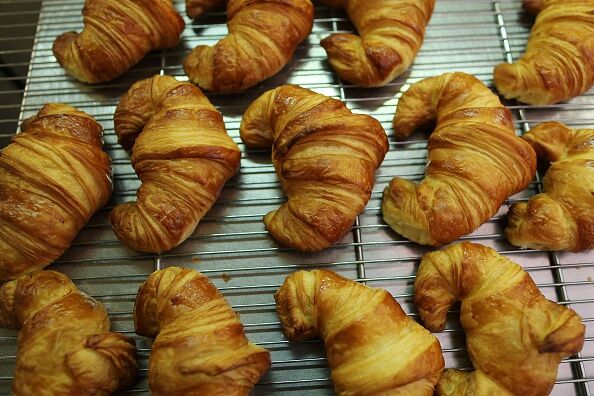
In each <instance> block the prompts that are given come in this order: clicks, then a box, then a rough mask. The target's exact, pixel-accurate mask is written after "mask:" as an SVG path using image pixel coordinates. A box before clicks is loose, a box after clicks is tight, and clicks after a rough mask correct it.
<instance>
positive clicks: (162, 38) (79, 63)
mask: <svg viewBox="0 0 594 396" xmlns="http://www.w3.org/2000/svg"><path fill="white" fill-rule="evenodd" d="M83 22H84V24H85V26H84V29H83V30H82V32H81V33H76V32H66V33H64V34H62V35H60V36H58V37H57V38H56V40H55V41H54V45H53V47H52V50H53V53H54V55H55V57H56V59H57V60H58V62H59V63H60V65H61V66H62V67H64V69H66V71H67V72H68V73H69V74H70V75H72V76H73V77H74V78H76V79H77V80H80V81H83V82H86V83H89V84H96V83H101V82H106V81H110V80H113V79H114V78H116V77H118V76H120V75H121V74H123V73H125V72H126V71H127V70H128V69H129V68H130V67H132V66H133V65H135V64H136V63H138V62H139V61H140V60H141V59H142V58H143V57H144V56H145V55H146V54H147V53H148V52H149V51H152V50H156V49H162V48H170V47H174V46H176V45H177V43H178V41H179V37H180V35H181V32H182V31H183V29H184V21H183V19H182V18H181V16H180V15H179V14H178V13H177V12H176V11H175V9H174V8H173V4H172V2H171V0H142V1H138V0H86V1H85V7H84V8H83Z"/></svg>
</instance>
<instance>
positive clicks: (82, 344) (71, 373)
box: [0, 271, 137, 396]
mask: <svg viewBox="0 0 594 396" xmlns="http://www.w3.org/2000/svg"><path fill="white" fill-rule="evenodd" d="M0 327H5V328H11V329H20V330H19V337H18V353H17V360H16V366H15V371H14V380H13V383H12V392H13V393H12V394H13V395H14V396H31V395H36V396H62V395H81V396H91V395H94V396H103V395H110V394H112V393H113V392H116V391H117V390H121V389H124V388H126V387H128V386H129V385H130V384H131V383H132V382H133V381H134V379H135V377H136V371H137V364H136V360H135V354H136V346H135V344H134V341H133V340H132V339H130V338H127V337H124V336H123V335H121V334H117V333H110V332H109V317H108V316H107V311H106V310H105V308H104V307H103V305H102V304H101V303H100V302H98V301H96V300H94V299H93V298H91V297H89V296H87V295H86V294H83V293H82V292H80V291H79V290H78V289H77V288H76V286H75V285H74V284H73V283H72V281H71V280H70V279H68V277H67V276H66V275H63V274H61V273H59V272H55V271H37V272H33V273H31V274H27V275H23V276H21V277H19V278H18V279H16V280H13V281H10V282H8V283H5V284H3V285H2V286H1V287H0Z"/></svg>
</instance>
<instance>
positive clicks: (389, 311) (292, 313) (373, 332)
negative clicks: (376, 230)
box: [274, 270, 444, 396]
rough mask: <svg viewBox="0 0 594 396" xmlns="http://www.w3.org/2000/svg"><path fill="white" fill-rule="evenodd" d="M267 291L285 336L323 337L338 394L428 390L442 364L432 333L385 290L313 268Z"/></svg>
mask: <svg viewBox="0 0 594 396" xmlns="http://www.w3.org/2000/svg"><path fill="white" fill-rule="evenodd" d="M274 298H275V300H276V309H277V312H278V315H279V317H280V320H281V324H282V326H283V331H284V333H285V335H286V336H287V337H288V338H289V339H290V340H295V341H303V340H307V339H309V338H313V337H316V336H318V335H319V336H320V337H321V338H322V340H323V341H324V345H325V347H326V352H327V358H328V364H329V366H330V369H331V371H332V380H333V382H334V388H335V389H336V393H337V394H339V395H353V396H355V395H402V396H405V395H418V396H423V395H425V396H430V395H432V394H433V388H434V386H435V384H436V383H437V380H438V379H439V376H440V375H441V371H442V369H443V366H444V360H443V356H442V353H441V347H440V345H439V341H438V340H437V338H435V337H434V336H433V335H431V333H429V332H428V331H427V330H425V329H424V328H423V327H422V326H420V325H419V324H417V323H416V322H415V321H413V320H412V319H410V318H409V317H408V316H406V314H405V313H404V311H403V310H402V308H401V307H400V305H399V304H398V303H397V302H396V300H394V298H393V297H392V296H391V295H390V293H388V292H387V291H385V290H382V289H374V288H371V287H367V286H364V285H361V284H359V283H357V282H354V281H351V280H349V279H346V278H343V277H341V276H339V275H337V274H336V273H334V272H332V271H327V270H313V271H299V272H295V273H293V274H291V275H290V276H288V277H287V278H286V279H285V281H284V282H283V284H282V286H281V287H280V289H279V290H278V291H277V292H276V294H275V295H274Z"/></svg>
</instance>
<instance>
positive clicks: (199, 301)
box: [134, 267, 270, 396]
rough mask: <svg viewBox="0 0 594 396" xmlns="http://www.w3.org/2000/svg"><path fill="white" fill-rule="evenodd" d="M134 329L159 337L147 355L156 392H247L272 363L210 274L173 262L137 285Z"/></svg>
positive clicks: (170, 394)
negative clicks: (247, 334)
mask: <svg viewBox="0 0 594 396" xmlns="http://www.w3.org/2000/svg"><path fill="white" fill-rule="evenodd" d="M134 325H135V327H136V332H137V333H138V334H140V335H143V336H147V337H157V338H156V340H155V341H154V343H153V347H152V351H151V356H150V361H149V386H150V389H151V392H152V394H153V395H156V396H158V395H167V396H176V395H180V396H191V395H237V396H239V395H246V396H247V395H248V394H249V392H250V390H251V389H252V388H253V386H254V385H255V384H256V383H257V382H258V381H259V379H260V377H261V376H262V375H263V374H264V373H265V372H266V371H267V370H268V368H269V367H270V354H269V352H268V351H267V350H265V349H263V348H260V347H259V346H256V345H254V344H252V343H251V342H249V341H248V340H247V339H246V337H245V334H244V332H243V326H242V324H241V322H240V321H239V316H238V315H237V314H236V313H235V312H234V311H233V310H232V309H231V307H230V306H229V304H228V303H227V301H226V300H225V298H224V297H223V296H222V295H221V293H219V291H218V290H217V288H216V287H214V286H213V284H212V283H210V281H209V280H208V278H207V277H206V276H204V275H202V274H201V273H199V272H198V271H194V270H190V269H185V268H179V267H170V268H167V269H165V270H161V271H157V272H155V273H153V274H152V275H151V276H150V277H149V278H148V280H147V281H146V282H144V283H143V284H142V286H141V287H140V290H139V291H138V297H137V298H136V304H135V306H134Z"/></svg>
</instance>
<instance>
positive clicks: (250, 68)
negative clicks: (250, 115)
mask: <svg viewBox="0 0 594 396" xmlns="http://www.w3.org/2000/svg"><path fill="white" fill-rule="evenodd" d="M313 13H314V9H313V5H312V4H311V1H310V0H283V1H279V0H229V2H228V3H227V27H228V29H229V34H228V35H227V36H226V37H225V38H223V39H222V40H220V41H219V42H218V43H217V44H215V45H214V46H212V47H211V46H208V45H199V46H197V47H196V48H194V49H193V50H192V52H190V54H189V55H188V56H187V58H186V59H185V60H184V69H185V70H186V74H187V75H188V77H189V78H190V80H191V81H192V82H193V83H195V84H197V85H199V86H200V88H202V89H206V90H208V91H216V92H239V91H244V90H246V89H248V88H250V87H252V86H254V85H256V84H258V83H260V82H262V81H264V80H266V79H267V78H268V77H271V76H273V75H275V74H276V73H278V72H279V71H280V70H281V69H282V68H283V67H284V66H285V65H286V64H287V63H288V62H289V60H290V59H291V57H292V56H293V52H295V49H296V48H297V45H298V44H299V43H300V42H301V41H303V40H304V39H305V38H306V37H307V35H308V34H309V32H310V31H311V28H312V26H313V17H314V15H313Z"/></svg>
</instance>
